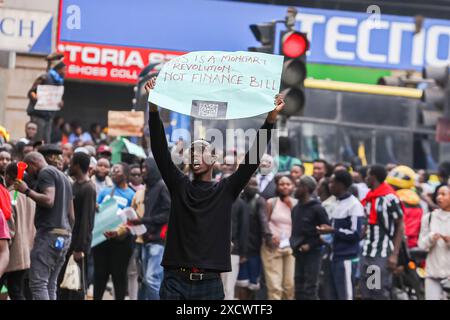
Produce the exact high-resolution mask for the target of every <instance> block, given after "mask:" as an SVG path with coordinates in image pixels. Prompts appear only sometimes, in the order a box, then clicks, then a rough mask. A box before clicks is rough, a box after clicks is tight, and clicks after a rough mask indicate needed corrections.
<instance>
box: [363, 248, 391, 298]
mask: <svg viewBox="0 0 450 320" xmlns="http://www.w3.org/2000/svg"><path fill="white" fill-rule="evenodd" d="M360 261H361V262H360V263H361V281H360V290H361V295H362V298H363V299H366V300H390V298H391V294H390V292H391V288H392V273H391V272H390V271H389V270H388V268H387V258H381V257H375V258H371V257H364V256H361V260H360Z"/></svg>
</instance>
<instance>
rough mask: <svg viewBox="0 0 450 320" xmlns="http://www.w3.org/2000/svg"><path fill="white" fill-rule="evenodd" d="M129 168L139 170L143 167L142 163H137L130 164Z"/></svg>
mask: <svg viewBox="0 0 450 320" xmlns="http://www.w3.org/2000/svg"><path fill="white" fill-rule="evenodd" d="M128 168H129V169H130V172H131V170H133V169H139V170H141V169H142V168H141V165H140V164H137V163H133V164H130V165H129V166H128Z"/></svg>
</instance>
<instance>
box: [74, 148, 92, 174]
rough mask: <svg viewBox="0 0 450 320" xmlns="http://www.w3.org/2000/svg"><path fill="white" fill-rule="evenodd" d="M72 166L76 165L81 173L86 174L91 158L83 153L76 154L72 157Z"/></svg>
mask: <svg viewBox="0 0 450 320" xmlns="http://www.w3.org/2000/svg"><path fill="white" fill-rule="evenodd" d="M72 164H74V165H78V166H79V167H80V169H81V171H82V172H83V173H87V172H88V171H89V166H90V164H91V157H90V156H89V155H88V154H86V153H84V152H76V153H74V155H73V157H72Z"/></svg>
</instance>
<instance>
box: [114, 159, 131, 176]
mask: <svg viewBox="0 0 450 320" xmlns="http://www.w3.org/2000/svg"><path fill="white" fill-rule="evenodd" d="M115 165H119V166H122V170H123V174H124V175H125V177H126V178H127V180H128V179H129V178H130V167H129V166H128V164H127V163H125V162H118V163H115Z"/></svg>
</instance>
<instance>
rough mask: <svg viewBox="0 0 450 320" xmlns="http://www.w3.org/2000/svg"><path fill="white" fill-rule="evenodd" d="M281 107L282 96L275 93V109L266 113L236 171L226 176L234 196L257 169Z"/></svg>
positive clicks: (282, 105) (282, 106) (282, 102)
mask: <svg viewBox="0 0 450 320" xmlns="http://www.w3.org/2000/svg"><path fill="white" fill-rule="evenodd" d="M283 108H284V100H283V97H282V96H281V95H277V96H276V98H275V109H273V110H272V111H271V112H269V113H268V114H267V118H266V121H264V124H263V125H262V127H261V128H260V129H259V130H258V133H257V134H256V139H255V140H254V141H253V145H252V146H251V147H250V149H249V150H248V152H247V154H246V155H245V158H244V161H243V162H242V163H241V164H240V165H239V168H238V169H237V170H236V172H235V173H233V174H232V175H231V176H230V177H229V178H228V179H229V183H230V186H231V188H232V189H233V192H234V195H235V197H237V196H238V195H239V193H240V192H241V191H242V189H244V187H245V186H246V185H247V183H248V181H249V180H250V178H251V176H252V175H253V173H255V171H256V169H258V167H259V164H260V162H261V157H262V155H263V154H264V152H265V150H266V148H267V144H268V143H269V141H270V139H271V136H272V129H273V126H274V124H275V122H276V121H277V117H278V114H279V113H280V112H281V110H283ZM262 139H263V140H262ZM255 156H256V159H255Z"/></svg>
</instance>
